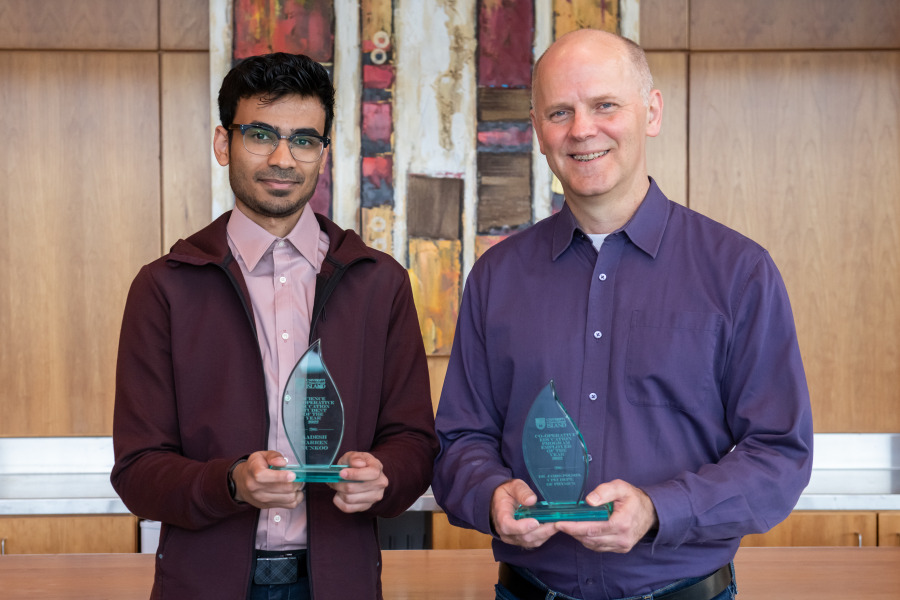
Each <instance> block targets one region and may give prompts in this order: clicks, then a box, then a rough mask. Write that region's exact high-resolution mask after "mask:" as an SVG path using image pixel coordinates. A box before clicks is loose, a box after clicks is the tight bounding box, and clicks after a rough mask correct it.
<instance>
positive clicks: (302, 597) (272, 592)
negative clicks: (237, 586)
mask: <svg viewBox="0 0 900 600" xmlns="http://www.w3.org/2000/svg"><path fill="white" fill-rule="evenodd" d="M250 600H310V595H309V577H300V578H299V579H297V583H286V584H284V585H256V584H255V583H253V584H251V586H250Z"/></svg>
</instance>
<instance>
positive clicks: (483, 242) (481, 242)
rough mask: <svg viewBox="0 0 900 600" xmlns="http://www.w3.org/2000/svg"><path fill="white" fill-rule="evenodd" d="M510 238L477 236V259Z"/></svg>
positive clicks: (504, 236) (506, 236)
mask: <svg viewBox="0 0 900 600" xmlns="http://www.w3.org/2000/svg"><path fill="white" fill-rule="evenodd" d="M508 237H509V234H507V235H476V236H475V258H476V259H477V258H479V257H480V256H481V255H482V254H484V253H485V251H486V250H487V249H488V248H490V247H491V246H493V245H494V244H496V243H497V242H502V241H503V240H505V239H506V238H508Z"/></svg>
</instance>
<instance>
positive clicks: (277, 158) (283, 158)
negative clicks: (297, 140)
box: [269, 139, 296, 169]
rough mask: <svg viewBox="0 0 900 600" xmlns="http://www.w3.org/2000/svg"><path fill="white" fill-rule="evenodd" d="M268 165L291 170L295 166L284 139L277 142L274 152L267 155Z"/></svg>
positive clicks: (289, 148)
mask: <svg viewBox="0 0 900 600" xmlns="http://www.w3.org/2000/svg"><path fill="white" fill-rule="evenodd" d="M269 164H270V165H277V166H279V167H282V168H285V169H286V168H289V167H290V168H292V167H294V166H295V165H296V161H295V160H294V157H293V156H292V155H291V147H290V145H289V142H288V141H287V140H285V139H280V140H278V145H277V146H275V151H274V152H272V154H270V155H269Z"/></svg>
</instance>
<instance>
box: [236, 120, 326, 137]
mask: <svg viewBox="0 0 900 600" xmlns="http://www.w3.org/2000/svg"><path fill="white" fill-rule="evenodd" d="M250 124H251V125H257V126H259V127H264V128H266V129H271V130H272V131H274V132H275V133H277V134H278V135H282V133H281V130H280V129H278V128H277V127H275V126H274V125H269V124H268V123H266V122H264V121H253V122H252V123H250ZM289 135H322V134H320V133H319V132H318V131H316V130H315V129H314V128H312V127H299V128H297V129H295V130H293V131H292V132H291V133H290V134H289Z"/></svg>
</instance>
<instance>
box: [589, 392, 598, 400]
mask: <svg viewBox="0 0 900 600" xmlns="http://www.w3.org/2000/svg"><path fill="white" fill-rule="evenodd" d="M588 398H590V399H591V400H596V399H597V394H595V393H594V392H591V393H590V394H588Z"/></svg>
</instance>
